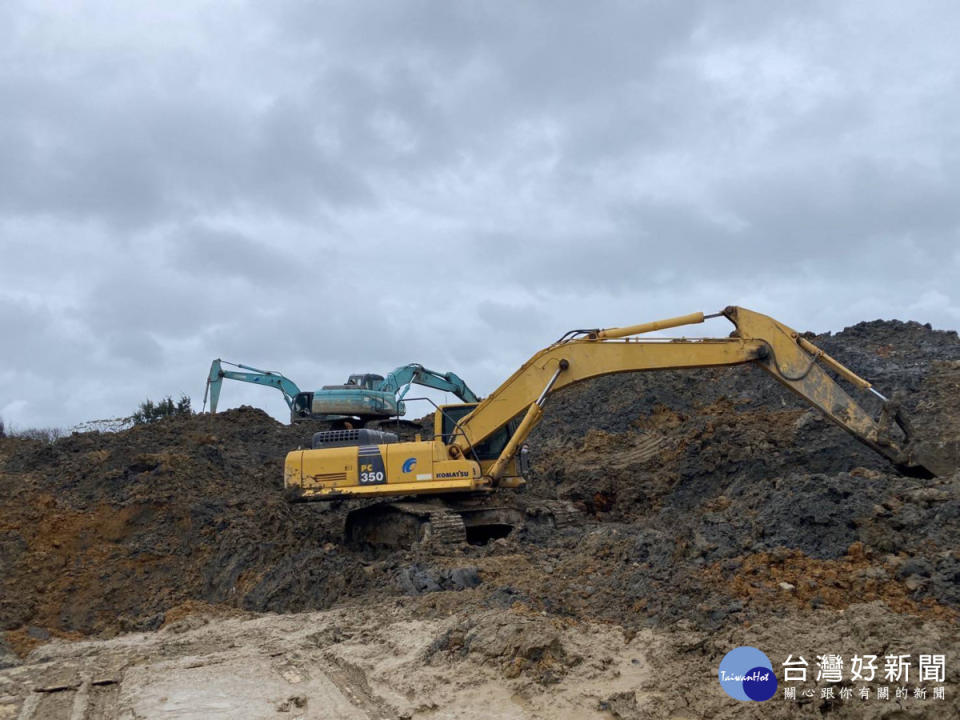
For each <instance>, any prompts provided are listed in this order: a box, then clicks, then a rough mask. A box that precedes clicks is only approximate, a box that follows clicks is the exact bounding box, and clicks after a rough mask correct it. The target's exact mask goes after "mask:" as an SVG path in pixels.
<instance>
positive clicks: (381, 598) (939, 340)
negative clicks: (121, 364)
mask: <svg viewBox="0 0 960 720" xmlns="http://www.w3.org/2000/svg"><path fill="white" fill-rule="evenodd" d="M811 338H812V339H813V341H814V342H815V343H817V344H818V345H820V346H821V347H822V348H823V349H824V350H825V351H826V352H828V353H829V354H831V355H832V356H834V357H835V358H837V359H839V360H840V361H841V362H843V363H845V364H846V365H848V366H849V367H851V368H852V369H854V370H855V371H857V372H858V373H859V374H861V375H862V376H865V377H867V378H869V379H870V380H871V381H873V382H874V384H875V386H876V387H877V388H878V389H880V390H881V391H882V392H884V393H887V394H890V395H893V394H895V397H896V399H897V400H898V401H899V402H900V403H901V405H902V407H903V408H904V409H905V410H906V411H907V412H908V413H909V416H910V417H911V419H912V424H913V434H914V436H915V439H916V441H915V447H916V448H917V450H918V452H923V453H926V454H927V456H928V457H934V458H935V461H936V464H937V467H938V469H939V471H940V472H939V475H938V476H937V477H934V478H931V479H922V478H916V477H908V476H904V475H901V474H899V473H898V472H897V471H896V470H895V469H894V468H893V467H892V466H890V465H889V464H888V463H887V462H886V461H885V460H884V459H883V458H881V457H880V456H878V455H876V454H875V453H874V452H873V451H871V450H870V449H869V448H867V447H865V446H863V445H861V444H860V443H859V442H858V441H857V440H856V439H854V438H852V437H851V436H849V435H847V434H846V433H844V432H843V431H842V430H840V429H839V428H838V427H836V426H835V425H833V424H832V423H830V422H828V421H826V420H824V419H823V418H822V417H821V416H820V415H819V414H818V413H817V412H816V411H813V410H811V409H809V408H808V407H807V406H805V404H804V403H803V401H802V400H800V399H799V398H797V397H796V396H794V395H792V394H791V393H790V392H788V391H787V390H785V389H783V388H781V387H780V386H779V385H777V384H776V383H775V382H774V381H773V380H772V379H771V378H770V377H769V376H767V375H766V374H765V373H764V372H763V371H762V370H760V369H757V368H754V367H740V368H727V369H722V370H698V371H684V372H660V373H648V374H644V373H632V374H624V375H619V376H611V377H606V378H601V379H598V380H595V381H592V382H589V383H584V384H582V385H579V386H575V387H572V388H569V389H567V390H565V391H562V392H559V393H557V394H556V395H555V396H554V397H551V399H550V400H549V402H548V404H547V406H546V416H545V418H544V421H543V422H542V423H541V425H540V426H539V427H538V428H537V430H536V431H535V433H534V435H533V436H532V437H531V439H530V446H531V458H532V465H533V468H532V472H531V474H530V483H529V485H528V486H527V487H526V488H524V489H522V490H520V491H513V492H512V493H511V494H510V500H511V502H515V503H517V504H519V505H520V506H523V507H535V506H536V502H537V501H538V500H542V499H549V500H557V499H560V500H565V501H568V502H571V503H573V504H574V505H575V507H576V508H577V509H578V510H579V517H578V519H576V520H575V521H574V523H573V524H572V525H570V526H567V527H564V528H563V529H561V530H557V531H547V530H546V529H544V526H543V525H542V524H540V525H534V524H531V525H530V526H529V527H521V528H519V529H517V530H515V531H514V532H513V533H512V534H511V535H510V536H509V537H507V538H502V539H499V540H495V541H492V542H489V543H487V544H485V545H477V546H473V545H467V546H463V547H460V548H455V549H451V550H449V551H444V552H442V553H440V552H437V551H428V550H427V549H425V548H415V549H411V550H402V551H385V550H380V551H376V552H374V551H370V550H366V551H361V550H356V549H351V548H349V547H346V546H344V545H343V544H342V542H341V540H342V530H343V523H344V518H345V515H346V513H347V512H348V511H349V510H350V509H352V508H353V507H356V504H352V503H351V502H348V501H340V502H335V503H330V504H322V503H311V504H298V505H290V504H287V503H286V502H285V501H284V500H283V497H282V472H281V471H282V463H283V457H284V455H285V453H286V452H287V451H289V450H291V449H294V448H296V447H298V446H307V445H308V443H309V435H310V433H311V432H312V431H313V430H315V429H316V428H314V427H306V426H285V425H282V424H280V423H278V422H276V421H274V420H273V419H271V418H270V417H269V416H267V415H266V414H265V413H263V412H261V411H259V410H255V409H253V408H247V407H244V408H240V409H238V410H232V411H228V412H225V413H221V414H218V415H215V416H210V415H196V416H190V417H183V418H171V419H167V420H163V421H160V422H157V423H155V424H151V425H143V426H137V427H134V428H132V429H130V430H127V431H123V432H119V433H96V432H94V433H82V434H74V435H72V436H69V437H64V438H61V439H59V440H57V441H56V442H54V443H44V442H41V441H38V440H29V439H21V438H4V439H0V632H2V634H0V720H2V719H3V718H8V717H9V718H24V719H27V718H47V717H49V718H60V717H63V718H103V719H104V720H112V718H130V719H133V718H153V717H164V718H168V717H177V718H186V717H197V718H200V717H203V718H213V717H223V718H227V717H230V718H234V717H236V718H241V717H250V718H260V717H278V718H284V717H287V718H297V717H300V718H313V717H343V718H352V717H358V718H368V717H371V718H381V717H384V718H385V717H407V718H421V717H432V718H439V717H463V718H473V717H476V718H482V717H544V718H546V717H550V718H559V717H570V718H579V717H616V718H668V717H675V718H701V717H703V718H733V717H758V718H759V717H764V718H768V717H775V718H777V717H817V716H821V715H830V716H833V717H839V718H845V717H868V718H901V717H930V718H934V717H937V718H939V717H957V716H960V632H958V620H960V524H958V522H960V473H958V472H957V469H958V467H960V462H958V458H957V446H958V441H960V410H958V407H957V398H958V391H960V340H958V337H957V334H956V333H955V332H942V331H935V330H932V329H930V328H929V327H928V326H924V325H920V324H918V323H912V322H910V323H903V322H898V321H874V322H867V323H860V324H858V325H856V326H854V327H850V328H847V329H845V330H844V331H843V332H840V333H837V334H835V335H829V334H828V335H821V336H817V337H815V338H814V337H813V336H811ZM856 397H857V398H858V399H860V398H862V399H863V404H864V405H866V406H867V407H869V409H871V410H873V411H878V410H879V401H878V400H875V398H873V396H870V395H866V397H864V396H863V394H862V393H858V394H857V395H856ZM424 432H425V434H426V430H424ZM275 614H278V615H275ZM740 645H751V646H754V647H758V648H760V649H761V650H763V651H764V652H765V653H766V654H767V655H768V656H769V658H770V660H771V661H772V663H773V664H774V668H775V670H776V671H777V676H778V677H779V678H780V679H781V682H782V680H783V673H782V668H781V664H782V663H783V662H785V661H786V660H787V659H788V656H790V655H792V656H793V657H794V658H796V657H798V656H803V657H804V658H806V660H807V662H808V663H809V673H808V675H809V677H808V681H807V682H806V683H805V684H799V685H797V687H798V691H799V692H798V695H797V698H796V700H793V699H786V698H784V696H783V693H782V691H780V692H778V694H777V695H775V696H774V698H773V699H771V700H769V701H767V702H765V703H743V702H740V701H737V700H734V699H732V698H729V697H727V696H726V695H725V694H724V692H723V691H722V689H721V687H720V685H719V683H718V682H717V680H716V677H717V667H718V665H719V663H720V660H721V659H722V658H723V656H724V655H725V654H726V653H727V652H728V651H730V650H731V649H733V648H735V647H737V646H740ZM826 653H831V654H839V655H840V656H841V657H843V658H844V660H845V662H846V663H847V666H845V668H844V669H845V671H846V670H848V668H849V659H850V657H851V656H852V655H854V654H859V655H863V654H872V655H877V656H880V658H881V660H880V662H881V669H882V662H883V656H885V655H888V654H897V655H911V658H912V662H913V668H912V674H911V676H910V678H909V681H908V682H906V683H901V684H902V685H905V686H907V687H908V692H909V697H908V698H898V697H895V694H894V693H895V690H896V685H897V683H887V682H874V683H872V685H873V686H874V688H876V687H877V686H880V685H890V699H889V700H879V699H876V698H875V697H874V696H873V695H872V696H871V698H870V699H868V700H861V699H860V698H859V697H858V695H857V692H856V690H859V688H860V687H861V686H862V685H863V683H862V682H861V683H858V684H856V683H851V682H850V681H849V680H848V679H846V678H848V673H846V672H845V675H844V678H845V679H844V681H843V682H841V683H828V682H826V681H825V680H824V681H818V680H817V679H816V670H817V667H816V657H817V656H818V655H823V654H826ZM920 654H943V655H945V678H944V680H943V681H942V682H923V683H921V682H919V678H918V677H917V673H918V668H917V662H918V658H919V655H920ZM3 668H5V669H3ZM878 680H880V678H878ZM938 685H939V686H941V687H943V688H944V694H945V697H944V698H943V699H937V698H934V696H933V688H934V687H935V686H938ZM251 687H253V688H258V689H256V690H250V689H249V688H251ZM844 687H851V688H853V689H854V690H855V692H854V694H853V696H852V697H844V696H843V695H842V694H841V690H842V689H843V688H844ZM920 687H924V688H925V689H926V694H927V697H925V698H921V697H915V693H914V691H915V690H916V689H918V688H920ZM781 690H782V689H781ZM805 691H809V693H810V695H809V696H808V695H806V694H804V692H805ZM874 692H875V690H874ZM830 693H833V697H829V695H830ZM824 696H827V697H824Z"/></svg>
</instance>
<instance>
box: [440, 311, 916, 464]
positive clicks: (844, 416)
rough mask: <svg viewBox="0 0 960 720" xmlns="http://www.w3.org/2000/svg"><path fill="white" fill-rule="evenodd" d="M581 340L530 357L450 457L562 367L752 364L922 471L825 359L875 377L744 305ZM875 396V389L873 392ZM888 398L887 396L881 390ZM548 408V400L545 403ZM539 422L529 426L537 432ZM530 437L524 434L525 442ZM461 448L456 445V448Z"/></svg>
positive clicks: (521, 406) (569, 377)
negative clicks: (724, 333) (668, 333)
mask: <svg viewBox="0 0 960 720" xmlns="http://www.w3.org/2000/svg"><path fill="white" fill-rule="evenodd" d="M721 315H722V316H723V317H726V318H727V319H728V320H729V321H730V322H731V323H733V325H734V326H735V328H736V330H735V332H734V333H733V336H732V337H729V338H723V339H703V340H700V339H698V340H685V339H681V340H665V341H656V340H647V341H641V340H635V339H634V337H635V336H636V335H638V334H642V333H646V332H651V331H654V330H660V329H666V328H673V327H680V326H683V325H690V324H694V323H701V322H703V321H704V320H705V319H706V318H707V317H717V316H721ZM577 332H579V333H582V337H579V338H576V339H567V340H563V341H561V342H558V343H555V344H554V345H551V346H550V347H548V348H545V349H544V350H541V351H540V352H539V353H537V354H536V355H534V356H533V357H532V358H530V359H529V360H528V361H527V362H526V363H524V365H523V366H522V367H521V368H520V369H519V370H517V371H516V372H515V373H514V374H513V375H512V376H511V377H510V378H509V379H508V380H507V381H506V382H504V383H503V384H502V385H501V386H500V387H499V388H497V389H496V390H495V391H494V392H492V393H491V394H490V395H489V397H487V398H486V400H484V401H483V402H482V403H480V404H479V405H478V406H477V407H476V409H475V410H474V411H473V412H471V413H470V414H469V415H467V416H466V417H465V418H463V419H462V420H461V421H460V423H459V424H458V430H459V432H458V436H457V437H456V439H455V440H454V442H453V443H452V444H451V452H452V454H456V453H458V452H459V453H461V454H469V449H470V447H471V446H472V445H475V444H477V443H481V442H483V441H484V440H485V439H486V438H488V437H489V436H490V435H491V434H492V433H494V432H496V431H497V430H498V429H499V428H500V427H501V426H502V425H503V424H504V418H513V417H515V416H516V415H518V414H519V413H521V412H524V411H525V410H527V411H528V412H533V410H532V407H533V405H534V404H536V403H535V400H536V399H537V398H538V397H539V396H540V394H541V391H542V390H543V388H544V387H545V386H546V384H547V382H548V381H549V380H551V379H552V378H553V376H554V375H555V374H556V373H557V371H558V370H559V374H557V375H556V378H555V380H554V382H553V384H552V385H551V390H552V391H556V390H559V389H561V388H563V387H566V386H568V385H572V384H574V383H577V382H580V381H583V380H587V379H590V378H593V377H598V376H601V375H609V374H612V373H618V372H635V371H644V370H664V369H680V368H696V367H715V366H723V365H737V364H744V363H753V364H755V365H758V366H759V367H761V368H763V369H764V370H765V371H767V372H768V373H770V375H772V376H773V377H774V379H776V380H777V381H778V382H780V383H782V384H783V385H785V386H786V387H788V388H790V389H791V390H792V391H793V392H795V393H797V394H798V395H800V396H801V397H802V398H804V399H805V400H806V401H807V402H809V403H810V404H811V405H814V406H815V407H817V408H818V409H819V410H820V411H821V412H822V413H823V414H824V415H826V416H827V417H828V418H830V419H831V420H832V421H833V422H835V423H836V424H838V425H840V426H841V427H842V428H844V429H845V430H847V431H848V432H849V433H851V434H852V435H854V436H855V437H856V438H857V439H859V440H860V441H862V442H863V443H865V444H866V445H868V446H869V447H871V448H872V449H874V450H875V451H876V452H878V453H880V454H881V455H883V456H884V457H886V458H887V459H889V460H890V461H891V462H893V463H894V464H895V465H897V466H898V467H900V468H901V469H903V470H905V471H907V472H912V473H915V474H916V473H919V474H923V473H924V468H923V467H922V466H920V464H919V463H918V462H917V461H916V460H915V459H914V458H912V457H911V456H910V454H909V451H908V449H907V447H906V441H907V438H906V437H905V436H904V437H901V438H896V437H894V436H891V434H890V427H889V425H887V426H885V425H883V424H881V423H879V422H877V421H875V420H874V419H873V417H872V415H871V414H870V413H868V412H867V411H866V410H864V409H863V408H862V407H861V406H860V405H859V404H858V403H857V402H856V400H854V399H853V398H852V397H850V395H848V394H847V393H846V392H845V391H844V389H843V388H842V387H841V386H840V385H839V384H838V383H837V382H836V381H834V380H833V379H832V378H831V377H830V375H829V374H828V372H827V370H826V369H825V368H824V367H822V365H821V363H822V364H824V365H826V366H827V367H828V368H829V369H830V370H833V371H835V372H837V373H838V374H839V375H841V377H843V378H844V379H845V380H847V381H849V382H851V383H852V384H854V385H856V386H857V387H859V388H862V389H868V390H872V387H871V385H870V383H869V382H867V381H866V380H864V379H862V378H860V377H859V376H857V375H856V374H855V373H853V371H851V370H849V369H848V368H846V367H844V366H843V365H841V364H840V363H839V362H837V361H836V360H834V359H833V358H831V357H830V356H829V355H826V354H825V353H823V352H822V351H820V350H819V349H818V348H816V347H815V346H814V345H813V344H812V343H810V342H809V341H807V340H806V339H804V338H802V337H801V336H800V335H799V333H797V332H796V331H795V330H793V329H791V328H789V327H787V326H786V325H783V324H782V323H779V322H777V321H776V320H774V319H772V318H770V317H767V316H766V315H761V314H760V313H757V312H753V311H751V310H747V309H745V308H740V307H728V308H726V309H724V310H723V311H722V312H721V313H717V315H714V316H705V315H704V314H703V313H693V314H691V315H684V316H681V317H678V318H672V319H669V320H661V321H657V322H653V323H645V324H643V325H634V326H630V327H626V328H611V329H609V330H590V331H577ZM873 392H874V393H875V394H877V395H879V393H876V391H873ZM880 397H881V398H882V399H884V398H883V396H882V395H880ZM540 404H541V405H542V402H541V403H540ZM534 426H535V423H534V425H533V426H531V427H530V428H529V430H531V431H532V429H533V427H534ZM523 439H524V438H520V439H519V442H522V440H523ZM454 446H455V449H454Z"/></svg>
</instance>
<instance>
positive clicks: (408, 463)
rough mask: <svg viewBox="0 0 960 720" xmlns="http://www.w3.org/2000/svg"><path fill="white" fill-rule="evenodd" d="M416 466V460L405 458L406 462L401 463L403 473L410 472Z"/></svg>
mask: <svg viewBox="0 0 960 720" xmlns="http://www.w3.org/2000/svg"><path fill="white" fill-rule="evenodd" d="M416 466H417V459H416V458H407V459H406V460H404V461H403V471H404V472H405V473H408V472H410V471H411V470H413V469H414V468H415V467H416Z"/></svg>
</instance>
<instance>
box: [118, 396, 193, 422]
mask: <svg viewBox="0 0 960 720" xmlns="http://www.w3.org/2000/svg"><path fill="white" fill-rule="evenodd" d="M190 414H192V411H191V410H190V398H189V397H187V396H186V395H181V396H180V400H178V401H177V402H174V400H173V398H172V397H170V396H169V395H168V396H167V397H165V398H164V399H163V400H161V401H160V402H156V403H155V402H153V400H151V399H150V398H147V399H146V400H144V401H143V402H142V403H140V408H139V409H138V410H137V411H136V412H135V413H134V414H133V415H132V416H131V417H132V419H133V424H134V425H143V424H144V423H151V422H156V421H157V420H160V419H161V418H165V417H174V416H176V415H190Z"/></svg>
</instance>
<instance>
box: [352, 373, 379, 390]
mask: <svg viewBox="0 0 960 720" xmlns="http://www.w3.org/2000/svg"><path fill="white" fill-rule="evenodd" d="M382 382H383V375H377V374H375V373H357V374H355V375H351V376H350V377H349V378H347V385H357V386H359V387H362V388H363V389H365V390H376V389H377V388H378V387H379V386H380V383H382Z"/></svg>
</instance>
